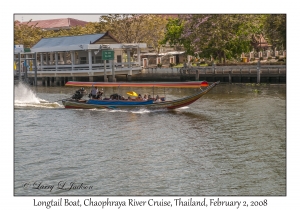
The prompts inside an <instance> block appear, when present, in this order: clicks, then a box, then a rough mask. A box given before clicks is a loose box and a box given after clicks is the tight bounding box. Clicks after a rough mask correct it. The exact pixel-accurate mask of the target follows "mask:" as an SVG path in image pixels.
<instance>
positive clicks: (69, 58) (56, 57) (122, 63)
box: [14, 32, 147, 81]
mask: <svg viewBox="0 0 300 210" xmlns="http://www.w3.org/2000/svg"><path fill="white" fill-rule="evenodd" d="M146 47H147V45H146V44H145V43H135V44H127V43H120V42H119V41H118V40H117V39H115V38H114V37H113V35H112V34H110V32H106V33H102V34H89V35H81V36H65V37H54V38H43V39H41V40H40V41H39V42H38V43H37V44H35V45H34V46H33V47H32V48H31V49H30V52H22V47H21V46H15V59H14V60H15V62H17V63H18V65H17V66H18V67H19V68H18V69H20V70H21V68H22V65H21V64H20V61H21V58H22V61H23V62H24V61H25V60H26V59H32V56H36V58H35V62H36V69H37V77H72V78H73V79H75V78H76V77H88V78H89V81H93V80H94V77H95V76H104V81H108V80H110V81H115V74H124V75H126V76H129V77H130V76H131V75H132V74H134V73H137V72H140V71H141V70H142V68H143V67H142V64H141V57H140V56H141V54H140V51H141V49H142V48H146ZM134 54H136V55H137V56H136V58H134V56H133V55H134ZM103 56H106V57H105V58H104V57H103ZM19 57H20V59H19ZM25 63H26V61H25ZM27 64H28V62H27ZM33 68H35V65H33ZM34 70H35V69H34ZM15 72H16V73H17V72H18V71H17V70H16V71H15ZM33 76H34V74H33V71H29V72H28V77H33ZM107 77H108V78H107Z"/></svg>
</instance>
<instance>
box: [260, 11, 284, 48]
mask: <svg viewBox="0 0 300 210" xmlns="http://www.w3.org/2000/svg"><path fill="white" fill-rule="evenodd" d="M264 30H265V35H266V37H267V38H268V39H269V41H270V42H271V44H272V45H273V46H274V47H278V48H283V49H286V14H270V15H267V17H266V19H265V24H264Z"/></svg>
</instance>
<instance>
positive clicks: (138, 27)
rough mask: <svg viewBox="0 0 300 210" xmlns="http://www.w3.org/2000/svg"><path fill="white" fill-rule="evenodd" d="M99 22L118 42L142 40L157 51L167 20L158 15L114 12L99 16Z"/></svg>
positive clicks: (137, 41)
mask: <svg viewBox="0 0 300 210" xmlns="http://www.w3.org/2000/svg"><path fill="white" fill-rule="evenodd" d="M100 23H101V24H102V27H103V29H105V31H110V32H111V33H112V34H113V35H114V36H115V37H116V39H118V40H119V41H120V42H124V43H141V42H144V43H147V44H148V45H149V46H153V47H154V49H156V51H158V52H159V49H160V40H162V39H163V37H164V29H165V26H166V24H167V20H166V18H164V17H162V16H160V15H151V14H149V15H148V14H144V15H136V14H126V15H120V14H114V15H106V16H101V17H100Z"/></svg>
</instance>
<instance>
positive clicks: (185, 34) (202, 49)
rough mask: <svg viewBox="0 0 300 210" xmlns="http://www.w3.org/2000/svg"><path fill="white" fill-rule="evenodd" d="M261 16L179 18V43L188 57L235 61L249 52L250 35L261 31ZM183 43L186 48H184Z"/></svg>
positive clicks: (200, 15) (190, 16)
mask: <svg viewBox="0 0 300 210" xmlns="http://www.w3.org/2000/svg"><path fill="white" fill-rule="evenodd" d="M261 18H262V17H261V16H260V15H240V14H239V15H229V14H221V15H217V14H197V15H180V16H179V22H180V23H181V24H183V30H182V34H181V36H180V38H179V41H180V42H181V43H182V44H183V45H184V47H185V48H186V51H187V53H188V54H190V55H195V54H196V53H198V54H199V55H200V56H201V57H210V56H212V57H217V58H218V59H219V61H220V62H221V60H222V59H223V62H225V61H226V58H231V57H238V56H239V55H240V54H241V53H242V52H249V51H250V49H251V43H250V40H251V35H252V34H254V33H257V32H258V31H260V28H261V26H262V24H261V22H262V21H261ZM184 43H185V44H184Z"/></svg>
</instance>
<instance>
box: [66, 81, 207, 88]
mask: <svg viewBox="0 0 300 210" xmlns="http://www.w3.org/2000/svg"><path fill="white" fill-rule="evenodd" d="M65 86H73V87H93V86H95V87H167V88H199V87H207V86H208V82H206V81H196V82H141V83H134V82H76V81H69V82H67V83H66V84H65Z"/></svg>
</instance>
